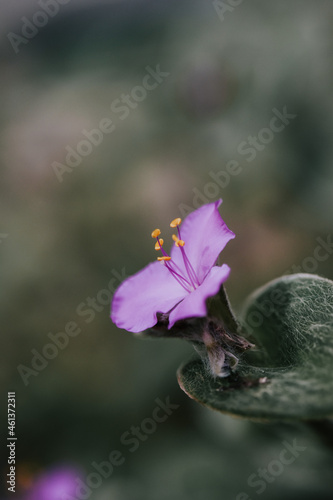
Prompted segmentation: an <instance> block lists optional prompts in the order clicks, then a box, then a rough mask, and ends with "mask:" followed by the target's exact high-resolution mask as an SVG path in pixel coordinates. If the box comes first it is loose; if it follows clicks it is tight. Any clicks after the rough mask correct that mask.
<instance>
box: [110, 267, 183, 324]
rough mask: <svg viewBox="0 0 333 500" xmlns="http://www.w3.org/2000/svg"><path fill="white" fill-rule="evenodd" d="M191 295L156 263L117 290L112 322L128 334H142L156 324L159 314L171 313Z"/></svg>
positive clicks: (112, 309)
mask: <svg viewBox="0 0 333 500" xmlns="http://www.w3.org/2000/svg"><path fill="white" fill-rule="evenodd" d="M186 295H188V292H186V291H185V290H184V289H183V288H182V286H181V285H179V284H178V283H177V281H176V280H175V279H174V278H173V277H172V275H171V274H170V272H169V271H168V270H167V268H166V267H165V266H164V265H163V264H162V263H161V262H153V263H151V264H149V265H148V266H146V267H145V268H144V269H142V270H141V271H139V272H138V273H136V274H134V275H133V276H131V277H130V278H128V279H126V280H125V281H124V282H123V283H122V284H121V285H120V286H119V288H117V290H116V292H115V294H114V296H113V300H112V307H111V319H112V321H113V322H114V323H115V324H116V325H117V326H118V327H119V328H124V329H125V330H128V331H129V332H134V333H138V332H142V331H143V330H146V329H147V328H150V327H152V326H154V325H155V324H156V323H157V316H156V313H157V312H161V313H167V312H169V311H170V310H171V309H172V308H173V307H174V306H175V305H176V304H178V302H179V301H181V300H182V299H183V298H184V297H185V296H186Z"/></svg>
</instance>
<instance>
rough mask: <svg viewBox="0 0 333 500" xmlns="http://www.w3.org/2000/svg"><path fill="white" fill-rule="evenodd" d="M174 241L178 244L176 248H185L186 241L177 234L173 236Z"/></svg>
mask: <svg viewBox="0 0 333 500" xmlns="http://www.w3.org/2000/svg"><path fill="white" fill-rule="evenodd" d="M172 239H173V241H174V242H175V243H176V247H183V246H184V245H185V241H183V240H180V239H179V238H178V236H176V235H175V234H173V235H172Z"/></svg>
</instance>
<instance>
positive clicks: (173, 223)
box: [170, 217, 182, 227]
mask: <svg viewBox="0 0 333 500" xmlns="http://www.w3.org/2000/svg"><path fill="white" fill-rule="evenodd" d="M181 222H182V220H181V218H180V217H177V219H173V221H172V222H170V227H177V226H179V225H180V224H181Z"/></svg>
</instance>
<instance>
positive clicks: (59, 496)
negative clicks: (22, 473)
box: [28, 467, 80, 500]
mask: <svg viewBox="0 0 333 500" xmlns="http://www.w3.org/2000/svg"><path fill="white" fill-rule="evenodd" d="M78 477H80V475H78V471H77V470H75V469H73V468H72V467H58V468H55V469H51V470H50V471H48V472H46V473H44V474H42V475H41V476H40V477H39V478H38V479H37V481H36V483H35V485H34V487H33V490H32V492H31V494H30V495H29V496H28V500H65V499H66V500H67V499H68V500H69V499H72V500H74V499H75V498H77V496H76V489H77V478H78Z"/></svg>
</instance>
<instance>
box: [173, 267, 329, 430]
mask: <svg viewBox="0 0 333 500" xmlns="http://www.w3.org/2000/svg"><path fill="white" fill-rule="evenodd" d="M241 322H242V324H243V328H244V330H245V331H247V332H248V334H249V335H251V338H254V341H255V343H256V348H255V349H253V350H250V351H248V352H246V353H244V355H243V356H242V358H241V361H240V363H239V368H238V369H237V372H236V373H233V374H232V375H230V376H229V377H226V378H213V377H212V376H211V375H210V374H209V372H208V371H207V370H206V368H205V366H204V364H203V362H202V361H201V360H199V359H196V360H193V361H191V362H190V363H188V364H186V365H185V366H183V367H181V368H180V369H179V371H178V381H179V384H180V386H181V388H182V389H183V390H184V391H185V392H186V393H187V394H188V395H189V396H190V397H191V398H193V399H195V400H197V401H198V402H200V403H202V404H204V405H207V406H209V407H210V408H213V409H215V410H219V411H221V412H224V413H231V414H234V415H239V416H243V417H248V418H252V419H279V420H280V419H317V418H326V417H331V416H333V282H332V281H330V280H327V279H325V278H321V277H319V276H315V275H309V274H295V275H291V276H285V277H282V278H279V279H277V280H274V281H272V282H270V283H268V284H267V285H266V286H265V287H263V288H260V289H259V290H258V291H257V292H255V293H254V294H253V295H252V296H251V297H250V298H249V299H248V301H247V303H246V307H245V310H244V313H243V317H242V321H241Z"/></svg>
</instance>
